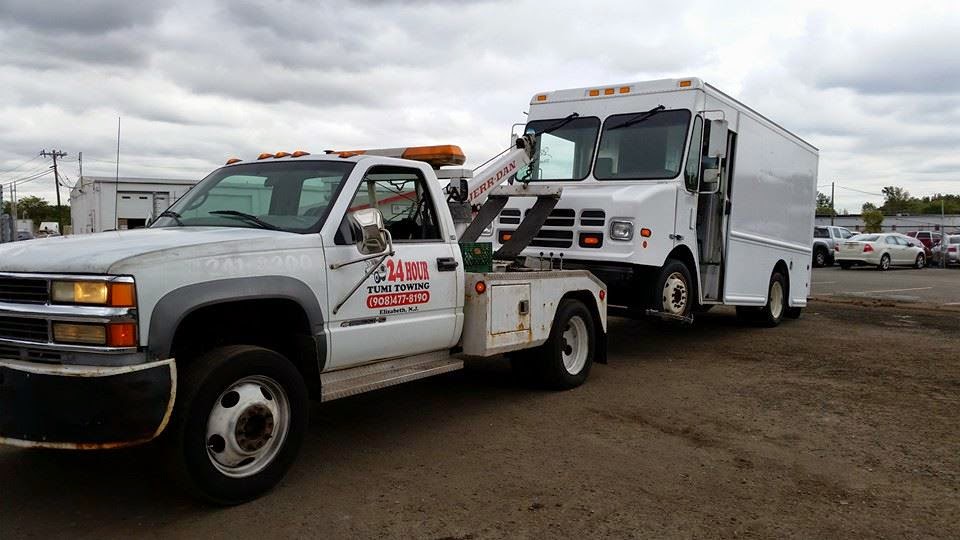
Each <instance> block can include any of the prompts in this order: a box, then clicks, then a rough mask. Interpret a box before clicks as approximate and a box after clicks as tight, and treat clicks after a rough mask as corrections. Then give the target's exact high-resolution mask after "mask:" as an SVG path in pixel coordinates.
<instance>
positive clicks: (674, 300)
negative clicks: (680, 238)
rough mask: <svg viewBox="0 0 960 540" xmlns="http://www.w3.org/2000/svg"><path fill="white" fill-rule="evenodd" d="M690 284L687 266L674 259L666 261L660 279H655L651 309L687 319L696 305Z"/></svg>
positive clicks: (695, 298)
mask: <svg viewBox="0 0 960 540" xmlns="http://www.w3.org/2000/svg"><path fill="white" fill-rule="evenodd" d="M692 282H693V280H692V279H691V278H690V269H688V268H687V265H685V264H683V263H682V262H680V261H678V260H676V259H667V261H666V263H664V265H663V268H661V269H660V277H659V278H657V282H656V285H655V288H654V290H653V309H655V310H657V311H662V312H664V313H669V314H670V315H676V316H679V317H689V316H690V312H691V311H692V310H693V306H694V304H696V303H697V297H696V292H695V291H694V289H693V287H692V285H691V284H692Z"/></svg>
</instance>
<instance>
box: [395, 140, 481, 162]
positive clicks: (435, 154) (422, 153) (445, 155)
mask: <svg viewBox="0 0 960 540" xmlns="http://www.w3.org/2000/svg"><path fill="white" fill-rule="evenodd" d="M401 157H402V158H403V159H414V160H417V161H426V162H427V163H429V164H430V165H432V166H434V167H440V166H442V165H463V163H464V162H465V161H467V156H465V155H464V154H463V150H461V149H460V147H459V146H456V145H453V144H441V145H437V146H412V147H410V148H407V149H406V150H404V152H403V155H402V156H401Z"/></svg>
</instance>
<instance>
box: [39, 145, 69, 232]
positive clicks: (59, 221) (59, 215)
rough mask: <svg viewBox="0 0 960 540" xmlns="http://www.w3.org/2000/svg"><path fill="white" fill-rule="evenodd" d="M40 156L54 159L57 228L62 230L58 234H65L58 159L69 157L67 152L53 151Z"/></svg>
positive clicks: (41, 152) (43, 152) (41, 153)
mask: <svg viewBox="0 0 960 540" xmlns="http://www.w3.org/2000/svg"><path fill="white" fill-rule="evenodd" d="M40 155H41V156H43V157H51V158H53V181H54V183H55V184H56V185H57V227H59V228H60V230H59V231H57V232H58V233H60V234H61V235H62V234H63V209H62V208H60V175H59V174H58V173H57V158H58V157H61V158H62V157H67V153H66V152H61V151H59V150H51V151H50V152H47V151H46V150H41V151H40Z"/></svg>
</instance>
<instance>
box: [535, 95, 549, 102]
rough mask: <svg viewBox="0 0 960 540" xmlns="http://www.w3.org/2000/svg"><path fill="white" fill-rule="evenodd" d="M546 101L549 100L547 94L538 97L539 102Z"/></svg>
mask: <svg viewBox="0 0 960 540" xmlns="http://www.w3.org/2000/svg"><path fill="white" fill-rule="evenodd" d="M546 100H547V95H546V94H540V95H539V96H537V101H546Z"/></svg>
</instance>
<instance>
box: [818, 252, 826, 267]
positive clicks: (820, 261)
mask: <svg viewBox="0 0 960 540" xmlns="http://www.w3.org/2000/svg"><path fill="white" fill-rule="evenodd" d="M817 264H818V265H820V266H823V265H825V264H827V256H826V255H824V254H823V252H822V251H818V252H817Z"/></svg>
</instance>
